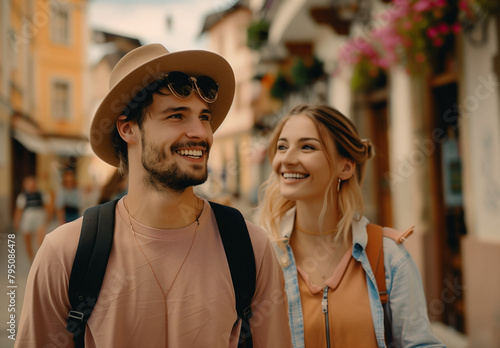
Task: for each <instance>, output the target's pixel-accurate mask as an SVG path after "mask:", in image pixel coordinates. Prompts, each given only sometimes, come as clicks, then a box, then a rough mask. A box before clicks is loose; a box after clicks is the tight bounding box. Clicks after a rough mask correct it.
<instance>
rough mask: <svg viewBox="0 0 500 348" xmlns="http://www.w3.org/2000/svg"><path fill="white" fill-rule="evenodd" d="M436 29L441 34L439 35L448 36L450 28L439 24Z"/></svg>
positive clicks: (442, 23)
mask: <svg viewBox="0 0 500 348" xmlns="http://www.w3.org/2000/svg"><path fill="white" fill-rule="evenodd" d="M436 29H437V30H438V31H439V32H440V33H441V34H448V33H449V31H450V28H449V27H448V24H446V23H444V22H441V23H438V25H436Z"/></svg>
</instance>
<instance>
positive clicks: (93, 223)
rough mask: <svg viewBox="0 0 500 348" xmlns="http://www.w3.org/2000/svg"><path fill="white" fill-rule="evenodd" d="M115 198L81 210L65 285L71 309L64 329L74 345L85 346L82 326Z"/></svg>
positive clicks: (98, 281)
mask: <svg viewBox="0 0 500 348" xmlns="http://www.w3.org/2000/svg"><path fill="white" fill-rule="evenodd" d="M117 202H118V200H113V201H110V202H107V203H104V204H101V205H97V206H95V207H92V208H89V209H87V210H86V211H85V213H84V214H83V222H82V231H81V233H80V240H79V242H78V249H77V251H76V255H75V260H74V262H73V268H72V269H71V276H70V278H69V287H68V296H69V302H70V304H71V310H70V311H69V314H68V325H67V326H66V330H68V331H69V332H71V333H73V341H74V342H75V347H76V348H80V347H84V346H85V326H86V324H87V321H88V320H89V318H90V314H91V313H92V310H93V309H94V306H95V304H96V302H97V298H98V296H99V291H100V290H101V285H102V281H103V279H104V273H105V272H106V266H107V264H108V258H109V253H110V251H111V246H112V244H113V232H114V228H115V207H116V203H117Z"/></svg>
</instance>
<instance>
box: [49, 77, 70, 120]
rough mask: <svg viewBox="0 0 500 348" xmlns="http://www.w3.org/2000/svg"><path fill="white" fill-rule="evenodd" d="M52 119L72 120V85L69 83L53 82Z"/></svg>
mask: <svg viewBox="0 0 500 348" xmlns="http://www.w3.org/2000/svg"><path fill="white" fill-rule="evenodd" d="M51 92H52V118H53V119H54V120H59V121H68V120H70V119H71V109H70V97H71V93H70V84H69V83H68V82H67V81H62V80H56V81H54V82H52V89H51Z"/></svg>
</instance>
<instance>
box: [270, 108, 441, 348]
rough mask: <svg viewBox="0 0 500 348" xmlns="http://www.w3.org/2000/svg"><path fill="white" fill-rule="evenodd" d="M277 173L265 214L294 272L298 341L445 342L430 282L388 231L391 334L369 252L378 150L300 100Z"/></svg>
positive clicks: (341, 120)
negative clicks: (433, 314) (368, 193)
mask: <svg viewBox="0 0 500 348" xmlns="http://www.w3.org/2000/svg"><path fill="white" fill-rule="evenodd" d="M268 154H269V159H270V161H271V162H272V169H273V173H272V174H271V177H270V178H269V180H268V181H267V183H266V185H265V194H264V199H263V201H262V203H261V206H260V208H261V209H260V212H261V213H260V220H261V221H260V222H261V224H262V225H263V226H264V228H265V229H266V230H267V231H268V232H269V233H270V236H271V239H272V240H273V242H274V245H275V249H276V254H277V256H278V260H279V261H280V263H281V265H282V268H283V272H284V275H285V280H286V290H287V295H288V301H289V320H290V327H291V330H292V336H293V342H294V347H295V348H299V347H304V346H305V347H314V348H316V347H363V348H370V347H386V346H387V347H399V346H404V347H417V346H418V347H444V345H443V344H441V343H440V342H439V340H438V339H437V338H436V337H435V336H434V335H433V334H432V331H431V328H430V324H429V319H428V317H427V309H426V303H425V298H424V293H423V288H422V282H421V279H420V276H419V273H418V270H417V267H416V265H415V264H414V262H413V260H412V259H411V257H410V255H409V254H408V252H407V251H406V250H405V248H404V247H403V246H402V245H401V244H397V243H396V242H395V241H394V240H392V239H389V238H384V242H383V243H384V265H385V277H386V283H387V291H388V294H389V304H390V309H391V311H392V334H393V337H394V339H393V342H390V343H389V342H388V343H386V342H385V339H384V312H383V309H382V305H381V301H380V298H379V294H378V291H377V286H376V282H375V278H374V274H373V271H372V269H371V267H370V264H369V260H368V258H367V255H366V251H365V247H366V245H367V230H366V225H367V223H368V220H367V219H366V218H365V217H363V215H362V214H363V200H362V194H361V187H360V185H361V183H362V181H363V176H364V169H365V165H366V162H367V161H368V159H370V157H371V156H372V149H371V146H370V143H369V142H368V141H367V140H362V139H360V137H359V134H358V132H357V130H356V128H355V126H354V125H353V124H352V123H351V121H349V120H348V119H347V118H346V117H345V116H344V115H342V114H341V113H340V112H339V111H337V110H335V109H333V108H331V107H329V106H313V105H299V106H297V107H295V108H294V109H293V110H292V111H291V112H290V113H289V114H288V115H287V116H286V117H285V118H284V119H283V120H282V121H281V122H280V123H279V124H278V126H277V127H276V129H275V131H274V133H273V136H272V138H271V142H270V144H269V152H268Z"/></svg>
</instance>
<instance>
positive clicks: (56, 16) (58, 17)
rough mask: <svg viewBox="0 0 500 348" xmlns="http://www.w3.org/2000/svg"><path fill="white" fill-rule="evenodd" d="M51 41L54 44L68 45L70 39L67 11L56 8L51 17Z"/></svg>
mask: <svg viewBox="0 0 500 348" xmlns="http://www.w3.org/2000/svg"><path fill="white" fill-rule="evenodd" d="M50 29H51V39H52V41H53V42H55V43H59V44H64V45H68V44H69V38H70V16H69V11H68V10H67V9H65V8H62V7H56V8H55V9H54V12H53V14H52V17H51V28H50Z"/></svg>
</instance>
